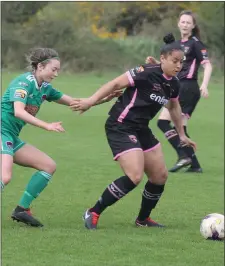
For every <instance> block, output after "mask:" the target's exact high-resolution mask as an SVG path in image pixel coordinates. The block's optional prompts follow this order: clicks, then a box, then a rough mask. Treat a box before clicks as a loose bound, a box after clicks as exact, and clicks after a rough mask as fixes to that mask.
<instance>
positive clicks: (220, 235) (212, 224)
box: [200, 213, 224, 240]
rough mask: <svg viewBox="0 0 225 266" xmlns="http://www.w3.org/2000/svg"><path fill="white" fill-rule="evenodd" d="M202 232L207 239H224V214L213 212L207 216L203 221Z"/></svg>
mask: <svg viewBox="0 0 225 266" xmlns="http://www.w3.org/2000/svg"><path fill="white" fill-rule="evenodd" d="M200 233H201V235H202V236H203V237H204V238H205V239H211V240H224V215H222V214H219V213H211V214H209V215H207V216H205V217H204V218H203V219H202V221H201V225H200Z"/></svg>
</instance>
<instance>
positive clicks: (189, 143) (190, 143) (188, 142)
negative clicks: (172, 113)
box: [180, 136, 197, 151]
mask: <svg viewBox="0 0 225 266" xmlns="http://www.w3.org/2000/svg"><path fill="white" fill-rule="evenodd" d="M180 141H181V145H182V146H184V145H187V146H191V147H192V148H193V149H194V151H196V147H197V146H196V143H195V142H194V141H192V140H191V139H189V138H188V137H187V136H180Z"/></svg>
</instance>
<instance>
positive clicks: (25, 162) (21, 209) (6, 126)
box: [0, 48, 118, 227]
mask: <svg viewBox="0 0 225 266" xmlns="http://www.w3.org/2000/svg"><path fill="white" fill-rule="evenodd" d="M27 60H28V62H29V65H30V67H31V71H30V72H27V73H24V74H22V75H20V76H18V77H16V78H15V79H14V80H13V81H12V82H11V83H10V84H9V86H8V88H7V89H6V91H5V93H4V95H3V97H2V103H1V113H2V121H1V122H2V125H1V140H0V142H1V159H2V175H1V176H2V178H1V189H2V190H3V188H4V186H6V185H7V184H8V183H9V182H10V180H11V178H12V167H13V163H16V164H18V165H21V166H25V167H31V168H34V169H36V170H37V171H36V172H35V173H34V174H33V175H32V177H31V179H30V181H29V183H28V184H27V187H26V188H25V191H24V193H23V195H22V197H21V199H20V201H19V204H18V206H17V207H16V208H15V210H14V211H13V213H12V215H11V218H12V219H13V220H17V221H19V222H22V223H25V224H27V225H30V226H34V227H42V226H43V224H42V223H41V222H40V221H38V220H37V219H36V218H34V217H33V216H32V214H31V212H30V205H31V203H32V202H33V200H34V199H35V198H37V197H38V195H39V194H40V193H41V192H42V191H43V190H44V189H45V187H46V186H47V184H48V183H49V181H50V180H51V178H52V176H53V174H54V172H55V171H56V163H55V162H54V161H53V159H52V158H50V157H49V156H48V155H46V154H45V153H44V152H42V151H40V150H38V149H37V148H35V147H34V146H31V145H30V144H27V143H25V142H23V141H22V140H20V139H19V134H20V131H21V129H22V128H23V127H24V126H25V124H26V123H28V124H31V125H33V126H36V127H40V128H42V129H44V130H47V131H54V132H64V131H65V130H64V128H63V127H62V123H61V122H52V123H48V122H44V121H42V120H40V119H38V118H36V117H35V116H36V114H37V113H38V111H39V109H40V107H41V104H42V103H43V102H44V101H45V100H47V101H49V102H50V101H54V102H56V103H58V104H63V105H67V106H69V105H70V102H71V100H72V99H73V98H72V97H70V96H68V95H65V94H63V93H62V92H60V91H57V90H55V89H54V88H53V87H52V85H51V84H50V82H51V81H52V80H53V79H54V78H55V77H57V76H58V73H59V70H60V59H59V56H58V53H57V52H56V51H55V50H53V49H50V48H36V49H33V50H32V51H31V53H30V54H29V55H28V56H27ZM117 96H118V93H117V94H114V95H111V96H110V97H107V98H105V99H104V100H103V101H100V102H98V104H101V103H103V102H106V101H109V100H111V99H112V98H114V97H117Z"/></svg>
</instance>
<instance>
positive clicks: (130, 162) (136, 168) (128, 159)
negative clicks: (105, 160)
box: [118, 150, 144, 185]
mask: <svg viewBox="0 0 225 266" xmlns="http://www.w3.org/2000/svg"><path fill="white" fill-rule="evenodd" d="M118 162H119V164H120V167H121V168H122V170H123V172H124V173H125V175H127V176H128V177H129V178H130V179H131V180H132V181H133V183H134V184H136V185H137V184H138V183H140V181H141V180H142V178H143V175H144V153H143V151H142V150H131V151H130V152H127V153H124V154H122V155H121V156H120V157H119V158H118Z"/></svg>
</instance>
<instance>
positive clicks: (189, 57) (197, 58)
mask: <svg viewBox="0 0 225 266" xmlns="http://www.w3.org/2000/svg"><path fill="white" fill-rule="evenodd" d="M177 42H178V43H179V44H180V45H181V46H182V47H183V50H184V61H183V67H182V69H181V71H180V72H179V73H178V76H177V77H178V78H179V80H183V79H186V80H189V79H192V80H197V79H198V69H199V66H200V64H204V63H205V62H208V61H209V58H208V53H207V50H206V48H205V45H204V44H203V43H202V42H201V41H200V40H198V38H196V37H194V36H193V37H191V38H190V39H189V40H187V41H182V40H179V41H177Z"/></svg>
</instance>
